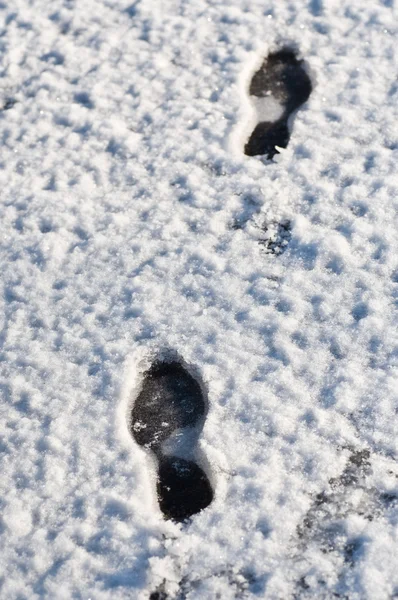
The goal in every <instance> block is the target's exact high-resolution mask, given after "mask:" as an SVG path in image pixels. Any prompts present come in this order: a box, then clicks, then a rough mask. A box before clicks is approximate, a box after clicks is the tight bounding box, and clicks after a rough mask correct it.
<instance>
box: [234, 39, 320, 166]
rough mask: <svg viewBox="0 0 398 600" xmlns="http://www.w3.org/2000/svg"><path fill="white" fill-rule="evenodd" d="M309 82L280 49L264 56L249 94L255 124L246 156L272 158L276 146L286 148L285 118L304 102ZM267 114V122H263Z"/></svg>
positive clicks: (296, 63) (299, 64) (299, 65)
mask: <svg viewBox="0 0 398 600" xmlns="http://www.w3.org/2000/svg"><path fill="white" fill-rule="evenodd" d="M311 91H312V84H311V80H310V78H309V76H308V74H307V72H306V71H305V69H304V66H303V61H302V60H299V59H298V58H297V56H296V53H295V52H294V51H293V50H291V49H289V48H284V49H282V50H279V51H277V52H273V53H271V54H269V55H268V57H267V58H266V59H265V60H264V62H263V64H262V65H261V67H260V69H259V70H258V71H257V72H256V73H255V74H254V76H253V79H252V81H251V84H250V88H249V94H250V96H252V97H254V98H255V99H256V106H257V108H258V109H260V110H258V111H257V112H258V118H259V122H258V124H257V125H256V127H255V129H254V131H253V133H252V134H251V136H250V138H249V140H248V141H247V143H246V145H245V154H246V155H248V156H256V155H259V154H261V155H265V156H266V157H267V158H268V159H272V158H273V157H274V156H275V154H278V150H277V148H276V146H279V147H281V148H286V147H287V145H288V143H289V139H290V131H289V123H288V121H289V117H290V116H291V115H292V114H293V113H294V112H295V111H296V110H298V109H299V108H300V106H301V105H302V104H304V102H306V101H307V100H308V98H309V97H310V94H311ZM267 111H268V112H269V114H270V116H269V117H268V118H269V119H270V120H265V116H266V113H267Z"/></svg>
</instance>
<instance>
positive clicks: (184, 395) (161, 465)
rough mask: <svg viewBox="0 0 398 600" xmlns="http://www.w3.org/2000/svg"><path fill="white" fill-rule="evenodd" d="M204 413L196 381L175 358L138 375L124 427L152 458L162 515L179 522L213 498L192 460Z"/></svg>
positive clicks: (199, 389) (197, 466)
mask: <svg viewBox="0 0 398 600" xmlns="http://www.w3.org/2000/svg"><path fill="white" fill-rule="evenodd" d="M206 412H207V403H206V400H205V398H204V394H203V392H202V390H201V387H200V385H199V383H198V382H197V381H196V379H194V377H193V376H192V375H191V374H190V373H189V372H188V371H187V370H186V369H185V367H183V365H182V364H181V363H180V362H179V361H177V360H171V361H166V360H164V361H163V360H158V361H155V362H154V363H153V364H152V366H151V367H150V368H149V370H148V371H146V373H145V374H144V380H143V385H142V388H141V390H140V392H139V394H138V396H137V399H136V401H135V403H134V406H133V409H132V412H131V421H130V430H131V433H132V435H133V438H134V439H135V441H136V442H137V444H139V445H140V446H143V447H145V448H148V449H149V450H151V451H152V452H153V454H154V455H155V457H156V460H157V464H158V476H157V495H158V501H159V506H160V509H161V511H162V513H163V514H164V516H165V517H166V519H172V520H173V521H177V522H181V521H185V520H186V519H188V518H189V517H191V516H192V515H194V514H196V513H198V512H199V511H201V510H203V509H204V508H206V507H207V506H209V504H210V503H211V501H212V500H213V490H212V487H211V485H210V482H209V480H208V478H207V476H206V474H205V473H204V471H203V470H202V468H201V467H200V466H199V465H198V464H197V463H196V462H195V449H196V446H197V441H198V438H199V435H200V432H201V429H202V427H203V424H204V420H205V417H206Z"/></svg>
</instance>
